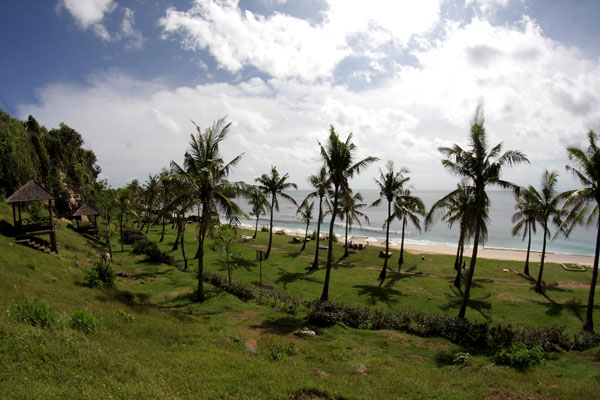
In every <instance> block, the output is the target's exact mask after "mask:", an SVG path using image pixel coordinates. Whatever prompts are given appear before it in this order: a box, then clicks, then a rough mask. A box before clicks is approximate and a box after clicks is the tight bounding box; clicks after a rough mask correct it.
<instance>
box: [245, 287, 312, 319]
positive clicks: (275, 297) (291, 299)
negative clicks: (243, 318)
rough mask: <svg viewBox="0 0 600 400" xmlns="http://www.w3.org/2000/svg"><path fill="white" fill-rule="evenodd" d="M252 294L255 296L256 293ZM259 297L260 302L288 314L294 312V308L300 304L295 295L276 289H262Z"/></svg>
mask: <svg viewBox="0 0 600 400" xmlns="http://www.w3.org/2000/svg"><path fill="white" fill-rule="evenodd" d="M254 296H255V297H256V295H254ZM259 298H260V304H264V305H267V306H269V307H271V308H274V309H276V310H279V311H283V312H286V313H288V314H296V310H297V309H298V306H299V305H300V304H301V301H300V299H298V298H297V297H295V296H290V295H287V294H283V293H279V292H278V291H276V290H262V291H261V296H260V297H259Z"/></svg>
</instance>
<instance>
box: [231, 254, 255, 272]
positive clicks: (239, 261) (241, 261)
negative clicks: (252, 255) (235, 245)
mask: <svg viewBox="0 0 600 400" xmlns="http://www.w3.org/2000/svg"><path fill="white" fill-rule="evenodd" d="M231 262H233V263H234V264H235V265H236V266H237V267H238V268H244V269H245V270H246V271H252V268H254V267H256V266H257V265H258V264H257V263H256V261H252V260H249V259H247V258H244V257H233V258H232V259H231Z"/></svg>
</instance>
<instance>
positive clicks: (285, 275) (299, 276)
mask: <svg viewBox="0 0 600 400" xmlns="http://www.w3.org/2000/svg"><path fill="white" fill-rule="evenodd" d="M312 272H313V271H308V272H289V271H286V270H284V269H283V268H279V272H278V273H277V275H278V276H279V277H278V278H277V279H276V280H275V282H277V283H282V284H283V288H284V289H287V285H288V283H292V282H296V281H307V282H312V283H322V281H321V280H319V279H317V278H315V277H314V276H312Z"/></svg>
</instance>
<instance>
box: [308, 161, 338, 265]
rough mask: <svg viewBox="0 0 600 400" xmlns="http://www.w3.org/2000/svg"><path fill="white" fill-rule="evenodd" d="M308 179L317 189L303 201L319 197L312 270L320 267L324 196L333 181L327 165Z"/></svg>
mask: <svg viewBox="0 0 600 400" xmlns="http://www.w3.org/2000/svg"><path fill="white" fill-rule="evenodd" d="M308 181H309V182H310V184H311V185H312V187H313V188H314V189H315V191H314V192H311V193H309V194H308V195H307V196H306V198H305V199H304V201H303V203H305V202H307V201H308V199H310V198H313V197H317V198H318V199H319V215H318V219H317V233H316V236H315V240H316V241H317V243H316V246H315V259H314V261H313V263H312V266H311V267H310V269H311V270H316V269H319V240H320V239H321V223H322V222H323V198H324V197H325V195H326V194H327V192H328V191H329V189H330V188H331V182H330V181H329V177H328V176H327V170H326V169H325V166H322V167H321V168H320V169H319V173H318V174H317V175H311V176H309V177H308Z"/></svg>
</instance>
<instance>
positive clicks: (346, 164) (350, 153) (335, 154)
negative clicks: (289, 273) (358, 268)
mask: <svg viewBox="0 0 600 400" xmlns="http://www.w3.org/2000/svg"><path fill="white" fill-rule="evenodd" d="M351 140H352V133H349V134H348V137H347V138H346V141H344V142H342V141H341V140H340V138H339V136H338V134H337V133H336V132H335V128H334V127H333V125H331V126H330V127H329V137H328V140H327V142H325V145H323V144H321V143H320V142H319V147H320V150H321V158H322V159H323V163H324V165H325V169H326V171H327V180H328V181H329V182H330V184H331V186H332V187H333V195H332V198H331V201H332V209H331V221H330V222H329V237H328V239H327V240H328V246H327V264H326V267H325V268H326V270H325V281H324V282H323V293H322V294H321V301H326V300H328V299H329V281H330V279H331V266H332V256H333V227H334V225H335V217H336V216H337V214H338V205H339V204H338V202H339V195H340V194H341V193H345V192H348V190H349V189H350V187H349V186H348V179H350V178H352V177H353V176H354V175H357V174H359V173H360V171H361V170H362V169H364V168H365V167H367V166H368V165H369V164H371V163H373V162H375V161H377V158H376V157H372V156H370V157H366V158H363V159H362V160H360V161H358V162H355V161H354V157H355V154H354V153H355V152H356V145H355V144H354V143H352V142H351Z"/></svg>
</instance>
